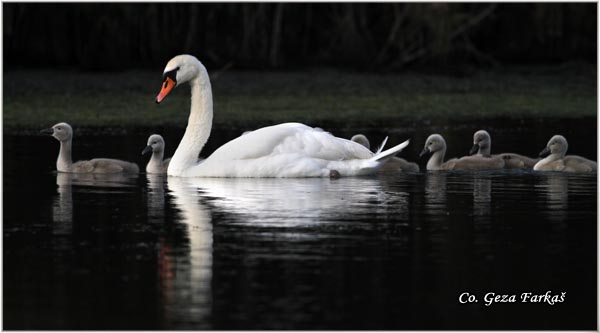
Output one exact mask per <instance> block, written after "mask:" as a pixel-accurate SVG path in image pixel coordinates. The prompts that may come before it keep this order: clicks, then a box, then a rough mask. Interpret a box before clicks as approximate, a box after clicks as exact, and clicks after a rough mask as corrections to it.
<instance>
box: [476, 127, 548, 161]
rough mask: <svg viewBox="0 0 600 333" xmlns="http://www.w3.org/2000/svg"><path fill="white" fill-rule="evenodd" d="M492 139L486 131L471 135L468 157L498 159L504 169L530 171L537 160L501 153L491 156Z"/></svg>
mask: <svg viewBox="0 0 600 333" xmlns="http://www.w3.org/2000/svg"><path fill="white" fill-rule="evenodd" d="M491 150H492V138H491V136H490V134H489V133H488V132H487V131H486V130H479V131H477V132H475V134H473V148H471V151H470V152H469V154H470V155H474V154H475V155H476V156H484V157H499V158H501V159H503V160H504V168H505V169H532V168H533V166H534V165H535V164H536V163H537V161H539V159H534V158H530V157H527V156H523V155H519V154H514V153H503V154H497V155H492V154H491Z"/></svg>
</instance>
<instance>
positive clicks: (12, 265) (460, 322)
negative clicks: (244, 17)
mask: <svg viewBox="0 0 600 333" xmlns="http://www.w3.org/2000/svg"><path fill="white" fill-rule="evenodd" d="M469 132H470V133H471V134H469ZM501 133H502V132H501ZM218 134H219V133H217V134H216V137H219V135H218ZM345 134H347V135H349V134H351V133H345ZM521 134H522V133H521ZM213 135H215V134H213ZM453 135H454V137H460V138H461V139H464V138H465V137H467V138H468V137H469V136H470V135H472V132H471V129H470V128H469V129H468V130H464V131H462V132H455V134H453ZM581 135H584V134H581ZM226 136H227V135H224V137H226ZM506 136H507V137H508V136H510V135H506ZM540 136H543V137H546V136H547V135H540ZM450 137H451V138H452V135H450ZM548 138H549V136H548ZM420 139H421V138H420V137H418V138H417V139H416V140H415V139H413V143H414V146H415V147H414V150H415V151H416V150H419V149H420V148H421V147H420V144H422V142H421V143H418V141H424V139H423V140H420ZM211 140H213V143H212V145H214V146H218V145H219V144H220V143H221V142H217V141H219V140H218V139H217V140H216V141H215V139H211ZM223 140H225V139H223ZM98 141H102V142H109V145H108V147H110V154H109V155H110V156H111V157H120V158H126V156H134V155H133V153H131V152H135V153H136V155H135V157H130V158H129V159H130V160H135V159H137V160H136V161H139V162H140V164H141V163H142V162H143V161H144V159H143V158H141V157H137V156H138V154H139V152H140V151H141V150H142V149H143V147H144V144H145V134H144V135H137V134H136V135H131V134H129V135H124V136H123V135H122V136H119V135H116V136H114V135H113V136H105V137H103V136H94V137H80V138H79V141H78V143H75V145H76V147H79V148H75V149H76V154H79V156H81V158H84V157H85V158H87V157H91V156H94V155H98V154H104V155H106V153H107V151H108V149H106V148H104V149H105V150H99V149H98V148H95V147H96V146H95V145H94V144H93V143H94V142H98ZM453 141H454V140H453ZM463 141H464V140H463ZM537 141H539V140H537ZM544 141H545V140H544ZM576 141H577V138H574V139H573V142H576ZM140 142H141V143H140ZM544 144H545V142H542V144H541V145H542V146H541V147H540V149H538V150H541V148H543V145H544ZM167 145H169V141H167ZM526 145H529V146H526V147H524V149H528V150H534V149H536V148H535V147H537V146H539V145H540V143H539V142H532V143H529V144H526ZM417 146H418V147H417ZM455 146H456V145H455ZM465 146H466V148H465V149H466V150H468V149H469V148H470V145H469V144H468V143H467V144H465ZM171 149H174V148H171ZM208 149H211V144H209V148H208ZM579 149H582V148H579ZM588 149H589V151H581V150H580V151H581V154H582V155H586V154H588V155H587V156H589V154H595V152H592V151H591V148H588ZM593 149H595V147H593ZM57 150H58V147H57V144H56V142H53V141H52V140H51V139H49V138H44V137H38V136H22V135H21V136H19V135H16V136H11V135H5V137H4V154H5V155H4V156H5V157H4V177H3V180H4V203H3V204H4V224H3V231H4V234H3V237H4V252H3V253H4V258H3V259H4V272H3V273H4V278H3V281H4V286H3V287H4V288H3V302H4V303H3V305H4V306H3V309H4V310H3V311H4V313H3V318H4V328H5V329H138V330H144V329H171V330H175V329H196V330H199V329H370V330H373V329H388V330H402V329H577V330H581V329H587V330H594V329H596V292H597V290H596V259H597V258H596V246H597V245H596V244H597V243H596V241H597V240H596V234H597V233H596V231H597V229H596V228H597V226H596V211H597V203H596V200H597V195H596V191H597V180H596V175H566V174H559V173H533V172H527V171H503V172H483V173H460V172H450V173H439V172H438V173H436V172H431V173H426V172H421V173H415V174H390V175H383V176H374V177H364V178H342V179H180V178H169V177H162V176H148V175H145V174H142V175H140V176H137V177H126V176H90V175H69V174H57V173H56V172H53V171H52V170H53V167H54V166H53V163H54V160H55V158H56V154H57ZM456 151H459V149H458V147H457V148H456ZM409 153H410V151H409ZM86 154H87V155H86ZM128 154H129V155H128ZM109 155H106V156H109ZM590 157H595V156H590ZM549 290H550V291H552V293H555V294H559V293H560V292H566V295H567V296H566V301H565V302H563V303H559V304H555V305H549V304H545V303H539V304H531V303H512V304H505V303H500V304H493V305H491V306H489V307H488V306H485V305H484V300H483V296H484V295H485V294H486V293H488V292H495V293H498V294H517V295H520V293H522V292H532V293H536V294H543V293H545V292H546V291H549ZM463 292H469V293H471V294H474V295H476V296H477V297H478V298H479V299H480V300H479V302H478V303H473V304H460V303H459V301H458V298H459V295H460V294H461V293H463Z"/></svg>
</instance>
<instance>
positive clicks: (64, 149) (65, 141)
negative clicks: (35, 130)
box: [42, 123, 139, 173]
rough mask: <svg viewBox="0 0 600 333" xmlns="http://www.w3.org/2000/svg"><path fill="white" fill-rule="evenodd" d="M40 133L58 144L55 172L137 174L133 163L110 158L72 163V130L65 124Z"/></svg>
mask: <svg viewBox="0 0 600 333" xmlns="http://www.w3.org/2000/svg"><path fill="white" fill-rule="evenodd" d="M42 133H44V134H49V135H52V136H53V137H54V138H55V139H56V140H58V141H59V142H60V152H59V154H58V159H57V160H56V170H58V171H60V172H72V173H138V172H139V167H138V166H137V164H135V163H131V162H127V161H122V160H116V159H112V158H94V159H91V160H88V161H78V162H75V163H73V161H72V159H71V145H72V139H73V129H72V128H71V126H70V125H69V124H67V123H58V124H56V125H54V126H52V128H48V129H44V130H42Z"/></svg>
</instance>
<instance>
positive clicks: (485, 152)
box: [479, 145, 492, 157]
mask: <svg viewBox="0 0 600 333" xmlns="http://www.w3.org/2000/svg"><path fill="white" fill-rule="evenodd" d="M479 155H481V156H485V157H490V156H492V149H491V145H487V146H483V147H479Z"/></svg>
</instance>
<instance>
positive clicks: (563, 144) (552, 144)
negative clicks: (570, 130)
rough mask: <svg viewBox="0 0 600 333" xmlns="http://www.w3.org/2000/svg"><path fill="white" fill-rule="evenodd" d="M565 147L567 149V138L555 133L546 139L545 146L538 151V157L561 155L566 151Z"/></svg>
mask: <svg viewBox="0 0 600 333" xmlns="http://www.w3.org/2000/svg"><path fill="white" fill-rule="evenodd" d="M567 149H569V144H568V143H567V139H565V137H564V136H562V135H555V136H553V137H552V138H551V139H550V141H548V144H547V145H546V148H544V150H542V151H541V152H540V157H546V156H548V155H550V154H553V155H554V154H556V155H559V156H561V157H563V156H565V154H566V153H567Z"/></svg>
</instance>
